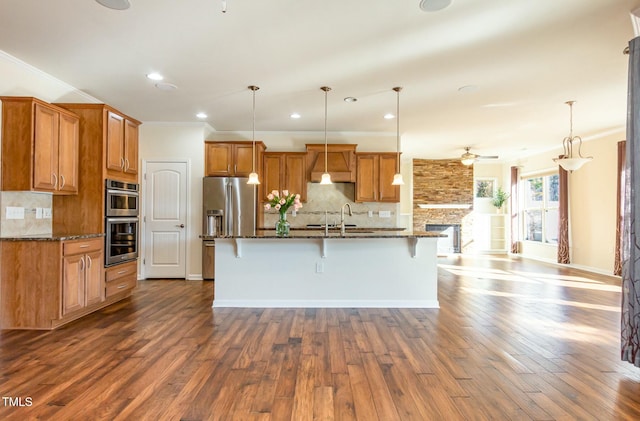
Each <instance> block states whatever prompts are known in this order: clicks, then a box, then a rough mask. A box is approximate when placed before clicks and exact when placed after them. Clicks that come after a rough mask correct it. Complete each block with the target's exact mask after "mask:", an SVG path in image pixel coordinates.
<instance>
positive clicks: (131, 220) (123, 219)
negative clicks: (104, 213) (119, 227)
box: [107, 217, 140, 223]
mask: <svg viewBox="0 0 640 421" xmlns="http://www.w3.org/2000/svg"><path fill="white" fill-rule="evenodd" d="M138 221H140V218H124V217H113V218H107V222H111V223H113V222H116V223H117V222H138Z"/></svg>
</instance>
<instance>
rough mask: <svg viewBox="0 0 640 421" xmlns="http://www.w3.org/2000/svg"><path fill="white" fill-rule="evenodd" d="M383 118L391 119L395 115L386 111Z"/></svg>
mask: <svg viewBox="0 0 640 421" xmlns="http://www.w3.org/2000/svg"><path fill="white" fill-rule="evenodd" d="M384 118H386V119H387V120H391V119H392V118H396V116H395V115H393V114H391V113H386V114H385V115H384Z"/></svg>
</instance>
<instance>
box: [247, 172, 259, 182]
mask: <svg viewBox="0 0 640 421" xmlns="http://www.w3.org/2000/svg"><path fill="white" fill-rule="evenodd" d="M247 184H260V180H259V179H258V174H257V173H254V172H252V173H251V174H249V181H247Z"/></svg>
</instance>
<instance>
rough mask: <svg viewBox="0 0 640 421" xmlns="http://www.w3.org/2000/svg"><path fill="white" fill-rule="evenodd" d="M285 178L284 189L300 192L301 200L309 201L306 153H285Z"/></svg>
mask: <svg viewBox="0 0 640 421" xmlns="http://www.w3.org/2000/svg"><path fill="white" fill-rule="evenodd" d="M284 161H285V178H284V184H283V186H282V188H283V189H287V190H289V192H290V193H298V194H300V201H302V202H306V201H307V177H306V171H307V159H306V153H285V155H284Z"/></svg>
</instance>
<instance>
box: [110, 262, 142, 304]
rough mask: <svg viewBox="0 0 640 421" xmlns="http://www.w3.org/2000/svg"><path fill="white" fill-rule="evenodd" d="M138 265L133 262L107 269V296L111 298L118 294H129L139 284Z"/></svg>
mask: <svg viewBox="0 0 640 421" xmlns="http://www.w3.org/2000/svg"><path fill="white" fill-rule="evenodd" d="M137 273H138V263H137V261H135V260H134V261H131V262H127V263H122V264H120V265H117V266H111V267H108V268H107V269H106V273H105V279H106V282H105V284H106V288H105V290H106V296H107V298H111V297H113V296H115V295H118V294H120V295H121V294H123V293H125V294H129V293H130V292H131V290H132V289H134V288H135V287H136V286H137V284H138V275H137Z"/></svg>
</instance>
